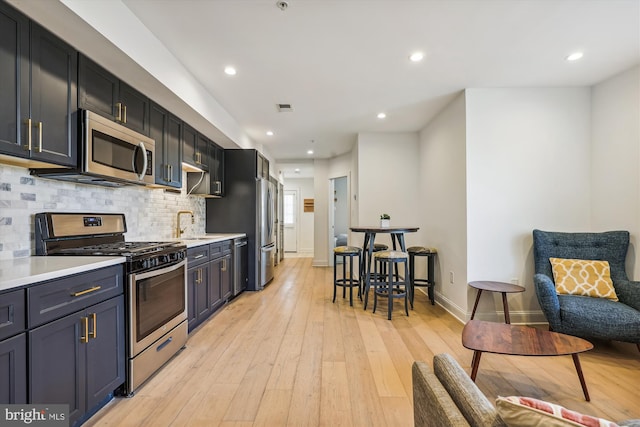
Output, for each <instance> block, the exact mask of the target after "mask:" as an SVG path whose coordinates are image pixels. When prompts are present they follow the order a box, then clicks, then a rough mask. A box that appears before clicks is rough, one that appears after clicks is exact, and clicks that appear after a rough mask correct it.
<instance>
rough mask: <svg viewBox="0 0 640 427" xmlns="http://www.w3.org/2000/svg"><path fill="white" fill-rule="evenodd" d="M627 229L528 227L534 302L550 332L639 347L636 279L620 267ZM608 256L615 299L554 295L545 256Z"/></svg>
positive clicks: (605, 258) (639, 306)
mask: <svg viewBox="0 0 640 427" xmlns="http://www.w3.org/2000/svg"><path fill="white" fill-rule="evenodd" d="M628 248H629V233H628V232H627V231H607V232H603V233H558V232H549V231H541V230H533V255H534V261H535V273H536V274H535V276H534V277H533V281H534V284H535V287H536V295H537V297H538V302H539V303H540V307H541V308H542V311H543V313H544V315H545V317H546V318H547V321H548V322H549V328H550V329H551V330H553V331H555V332H560V333H564V334H568V335H574V336H578V337H583V338H599V339H606V340H616V341H624V342H630V343H635V344H636V345H637V346H638V350H640V282H633V281H630V280H629V279H628V277H627V273H626V272H625V258H626V256H627V250H628ZM551 257H554V258H573V259H585V260H602V261H608V262H609V267H610V269H611V280H612V282H613V286H614V288H615V290H616V294H617V295H618V299H619V301H612V300H608V299H603V298H592V297H585V296H576V295H558V294H556V289H555V285H554V282H553V272H552V268H551V263H550V262H549V258H551Z"/></svg>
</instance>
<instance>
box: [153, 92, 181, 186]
mask: <svg viewBox="0 0 640 427" xmlns="http://www.w3.org/2000/svg"><path fill="white" fill-rule="evenodd" d="M150 110H151V114H150V134H149V136H150V137H151V138H152V139H154V140H155V142H156V151H155V155H156V158H155V164H154V166H155V170H156V184H159V185H166V186H169V187H175V188H181V187H182V143H181V140H180V138H181V135H182V120H180V119H179V118H177V117H175V116H174V115H172V114H171V113H169V112H168V111H167V110H165V109H164V108H162V107H161V106H159V105H157V104H155V103H154V102H151V109H150Z"/></svg>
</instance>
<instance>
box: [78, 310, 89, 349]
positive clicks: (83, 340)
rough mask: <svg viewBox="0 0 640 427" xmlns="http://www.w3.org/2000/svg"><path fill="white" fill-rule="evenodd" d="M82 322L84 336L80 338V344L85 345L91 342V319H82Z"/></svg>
mask: <svg viewBox="0 0 640 427" xmlns="http://www.w3.org/2000/svg"><path fill="white" fill-rule="evenodd" d="M81 320H82V328H83V329H84V331H83V333H84V335H82V336H81V337H80V342H81V343H83V344H84V343H88V342H89V318H88V317H82V318H81Z"/></svg>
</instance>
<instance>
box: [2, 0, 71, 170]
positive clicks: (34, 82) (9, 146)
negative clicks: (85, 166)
mask: <svg viewBox="0 0 640 427" xmlns="http://www.w3.org/2000/svg"><path fill="white" fill-rule="evenodd" d="M77 58H78V56H77V52H76V51H75V49H73V48H72V47H71V46H69V45H68V44H67V43H65V42H63V41H62V40H60V39H59V38H57V37H56V36H54V35H53V34H51V33H50V32H48V31H47V30H45V29H44V28H42V27H40V26H39V25H38V24H36V23H34V22H30V21H29V20H28V19H27V18H26V17H24V16H23V15H22V14H21V13H19V12H18V11H16V10H15V9H13V8H11V7H10V6H9V5H7V4H5V3H0V99H2V103H1V104H2V105H1V106H0V122H2V123H5V124H8V126H2V128H1V129H0V153H1V154H8V155H11V156H15V157H16V158H17V159H15V161H16V162H17V163H22V164H26V165H29V166H39V165H41V164H42V162H44V163H47V164H55V165H63V166H75V164H76V159H77V158H76V155H77V146H76V144H77V136H78V131H77V129H78V121H77V120H78V116H77V108H78V104H77V75H78V63H77Z"/></svg>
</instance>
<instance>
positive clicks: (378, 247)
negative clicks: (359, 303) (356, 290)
mask: <svg viewBox="0 0 640 427" xmlns="http://www.w3.org/2000/svg"><path fill="white" fill-rule="evenodd" d="M387 249H389V246H387V245H385V244H384V243H374V244H373V254H372V256H373V255H375V254H376V252H380V251H386V250H387ZM362 250H363V251H364V256H363V257H362V263H361V265H360V277H365V275H366V274H367V269H369V268H371V259H370V258H369V247H368V245H367V247H365V248H363V249H362ZM383 273H384V271H383ZM369 274H370V275H371V280H375V279H376V276H375V273H373V272H370V273H369ZM362 286H363V288H362V292H364V294H365V297H364V301H365V302H364V309H365V310H366V309H367V300H368V299H369V298H368V296H367V294H368V293H369V289H364V286H365V281H364V280H363V282H362Z"/></svg>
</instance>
